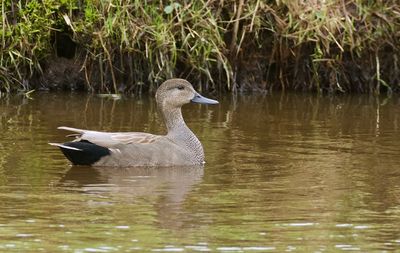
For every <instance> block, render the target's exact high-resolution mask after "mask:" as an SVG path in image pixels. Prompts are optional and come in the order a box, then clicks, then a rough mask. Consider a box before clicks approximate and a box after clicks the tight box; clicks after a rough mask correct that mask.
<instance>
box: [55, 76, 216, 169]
mask: <svg viewBox="0 0 400 253" xmlns="http://www.w3.org/2000/svg"><path fill="white" fill-rule="evenodd" d="M155 97H156V103H157V107H158V109H159V111H160V113H161V115H162V117H163V120H164V123H165V126H166V130H167V134H166V135H155V134H151V133H144V132H102V131H94V130H84V129H79V128H73V127H66V126H60V127H58V129H61V130H66V131H70V132H73V134H71V135H68V136H73V137H75V139H74V140H72V141H69V142H65V143H49V144H50V145H52V146H57V147H59V148H60V149H61V151H62V153H63V154H64V156H65V157H66V158H67V159H68V160H69V161H70V162H71V163H72V164H73V165H88V166H107V167H135V166H192V165H203V164H204V163H205V161H204V159H205V158H204V150H203V146H202V144H201V142H200V141H199V139H198V138H197V137H196V135H195V134H194V133H193V132H192V131H191V130H190V129H189V127H188V126H187V125H186V123H185V121H184V119H183V116H182V111H181V107H182V106H183V105H185V104H189V103H199V104H209V105H213V104H218V103H219V102H218V101H217V100H214V99H210V98H207V97H204V96H202V95H200V94H199V93H198V92H197V91H196V90H195V89H194V88H193V86H192V84H191V83H190V82H188V81H187V80H185V79H180V78H173V79H169V80H166V81H165V82H163V83H162V84H161V85H160V86H159V88H158V89H157V91H156V95H155Z"/></svg>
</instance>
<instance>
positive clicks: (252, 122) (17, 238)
mask: <svg viewBox="0 0 400 253" xmlns="http://www.w3.org/2000/svg"><path fill="white" fill-rule="evenodd" d="M219 100H220V102H221V104H220V105H217V106H200V105H187V106H185V108H184V117H185V119H186V122H187V124H188V125H189V126H190V127H191V128H192V129H193V131H194V132H195V133H196V134H197V135H198V137H199V139H201V141H202V142H203V145H204V148H205V152H206V161H207V163H206V165H205V167H204V168H198V167H173V168H123V169H113V168H91V167H79V166H71V165H70V164H69V162H68V161H67V160H66V159H65V158H64V157H63V155H62V154H61V152H60V151H59V150H58V149H57V148H54V147H52V146H50V145H48V144H47V143H48V142H62V141H65V140H66V137H65V135H66V134H67V133H66V132H64V131H61V130H57V129H56V128H57V126H61V125H65V126H72V127H77V128H88V129H96V130H104V131H144V132H151V133H159V134H162V133H164V127H163V124H162V121H161V117H160V116H159V115H158V114H157V109H156V104H155V101H154V100H152V99H145V98H136V97H124V98H122V99H120V100H109V99H105V98H99V97H96V96H89V95H84V94H79V93H76V94H47V93H37V94H35V95H34V96H33V99H32V100H31V99H25V98H23V97H21V96H13V97H5V98H1V100H0V139H1V142H0V252H40V251H43V252H135V251H136V252H148V251H154V252H159V251H167V252H170V251H173V252H208V251H211V252H291V251H293V252H342V251H358V252H384V251H395V250H400V166H399V164H400V155H399V154H400V137H399V134H400V129H399V127H400V118H399V112H400V99H399V98H398V97H392V98H390V99H386V100H385V99H383V98H381V99H378V98H373V97H368V96H338V97H325V96H314V95H307V94H301V95H293V94H273V95H265V96H242V97H239V98H236V99H234V98H231V97H225V98H220V99H219Z"/></svg>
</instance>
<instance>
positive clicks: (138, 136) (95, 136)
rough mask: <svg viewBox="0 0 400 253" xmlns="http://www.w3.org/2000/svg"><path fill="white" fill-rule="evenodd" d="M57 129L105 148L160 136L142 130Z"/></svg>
mask: <svg viewBox="0 0 400 253" xmlns="http://www.w3.org/2000/svg"><path fill="white" fill-rule="evenodd" d="M58 129H63V130H67V131H72V132H75V133H76V134H72V135H68V136H74V137H75V138H76V140H75V141H88V142H91V143H93V144H96V145H99V146H102V147H105V148H113V147H116V146H120V145H128V144H149V143H153V142H154V141H156V140H157V139H158V138H160V137H162V136H160V135H154V134H149V133H142V132H99V131H92V130H84V129H79V128H72V127H64V126H62V127H58Z"/></svg>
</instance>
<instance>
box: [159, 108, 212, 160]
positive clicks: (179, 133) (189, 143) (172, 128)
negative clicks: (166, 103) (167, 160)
mask: <svg viewBox="0 0 400 253" xmlns="http://www.w3.org/2000/svg"><path fill="white" fill-rule="evenodd" d="M162 114H163V116H164V121H165V124H166V126H167V130H168V134H167V137H168V138H169V139H171V140H172V141H174V142H175V143H176V144H178V145H179V146H181V147H184V148H185V149H187V150H191V151H192V152H193V154H194V155H195V157H196V160H199V162H203V161H204V152H203V146H202V145H201V143H200V141H199V139H197V137H196V135H195V134H194V133H193V132H192V131H191V130H190V129H189V128H188V126H187V125H186V123H185V121H184V119H183V116H182V111H181V108H174V109H172V110H171V109H169V110H162Z"/></svg>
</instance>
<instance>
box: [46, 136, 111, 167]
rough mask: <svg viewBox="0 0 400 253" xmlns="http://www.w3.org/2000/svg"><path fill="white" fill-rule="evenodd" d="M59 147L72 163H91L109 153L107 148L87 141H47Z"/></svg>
mask: <svg viewBox="0 0 400 253" xmlns="http://www.w3.org/2000/svg"><path fill="white" fill-rule="evenodd" d="M49 144H50V145H52V146H56V147H59V148H60V149H61V151H62V152H63V154H64V155H65V157H66V158H67V159H68V160H70V161H71V162H72V163H73V164H74V165H93V164H94V163H96V162H97V161H99V160H100V158H102V157H104V156H107V155H110V154H111V151H110V150H109V149H108V148H105V147H102V146H99V145H96V144H94V143H91V142H88V141H72V142H66V143H62V144H60V143H49Z"/></svg>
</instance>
